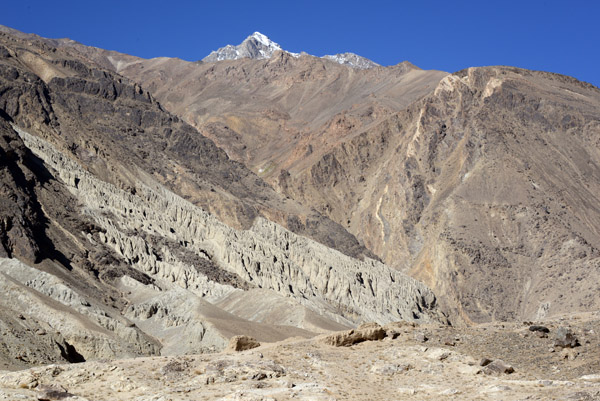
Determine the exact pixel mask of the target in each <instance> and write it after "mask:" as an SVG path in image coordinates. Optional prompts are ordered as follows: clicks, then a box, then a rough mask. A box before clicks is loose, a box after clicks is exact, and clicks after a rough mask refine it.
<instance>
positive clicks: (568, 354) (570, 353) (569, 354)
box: [560, 348, 579, 361]
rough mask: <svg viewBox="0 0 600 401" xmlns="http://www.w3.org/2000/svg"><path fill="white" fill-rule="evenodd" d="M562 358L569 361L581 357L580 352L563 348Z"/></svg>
mask: <svg viewBox="0 0 600 401" xmlns="http://www.w3.org/2000/svg"><path fill="white" fill-rule="evenodd" d="M560 355H561V357H562V358H563V359H567V360H569V361H572V360H574V359H575V358H577V356H578V355H579V352H577V351H575V350H574V349H572V348H563V349H562V351H561V353H560Z"/></svg>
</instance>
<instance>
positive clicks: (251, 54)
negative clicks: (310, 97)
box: [202, 32, 298, 62]
mask: <svg viewBox="0 0 600 401" xmlns="http://www.w3.org/2000/svg"><path fill="white" fill-rule="evenodd" d="M276 51H285V50H283V49H282V48H281V46H279V44H278V43H275V42H273V41H272V40H271V39H269V38H268V37H267V36H266V35H263V34H262V33H260V32H254V33H253V34H252V35H250V36H248V37H247V38H246V39H244V41H243V42H242V43H240V44H239V45H237V46H233V45H227V46H225V47H221V48H220V49H218V50H215V51H213V52H211V53H210V54H209V55H208V56H206V57H205V58H203V59H202V61H205V62H213V61H222V60H237V59H241V58H252V59H259V60H260V59H265V58H271V56H272V55H273V53H275V52H276ZM288 53H289V52H288ZM290 54H291V55H293V56H296V57H297V56H298V55H297V54H296V53H290Z"/></svg>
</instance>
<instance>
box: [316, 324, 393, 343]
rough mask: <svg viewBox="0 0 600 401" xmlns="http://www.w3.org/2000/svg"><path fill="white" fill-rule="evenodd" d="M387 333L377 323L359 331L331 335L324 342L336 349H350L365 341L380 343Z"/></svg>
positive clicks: (361, 327)
mask: <svg viewBox="0 0 600 401" xmlns="http://www.w3.org/2000/svg"><path fill="white" fill-rule="evenodd" d="M385 336H386V332H385V330H384V329H383V327H381V326H380V325H379V324H377V323H365V324H362V325H360V326H358V328H357V329H354V330H347V331H341V332H338V333H334V334H330V335H328V336H326V337H325V338H324V339H323V342H324V343H325V344H328V345H333V346H334V347H349V346H351V345H354V344H358V343H361V342H363V341H378V340H382V339H383V338H385Z"/></svg>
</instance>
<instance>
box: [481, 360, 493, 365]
mask: <svg viewBox="0 0 600 401" xmlns="http://www.w3.org/2000/svg"><path fill="white" fill-rule="evenodd" d="M490 363H492V360H491V359H490V358H481V360H480V361H479V366H487V365H489V364H490Z"/></svg>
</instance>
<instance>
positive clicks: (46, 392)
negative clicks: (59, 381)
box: [37, 384, 75, 401]
mask: <svg viewBox="0 0 600 401" xmlns="http://www.w3.org/2000/svg"><path fill="white" fill-rule="evenodd" d="M37 391H38V395H37V399H38V401H54V400H66V399H72V398H73V397H75V395H74V394H71V393H69V392H68V391H67V389H66V388H64V387H63V386H60V385H56V384H53V385H49V384H40V385H39V386H38V387H37Z"/></svg>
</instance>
